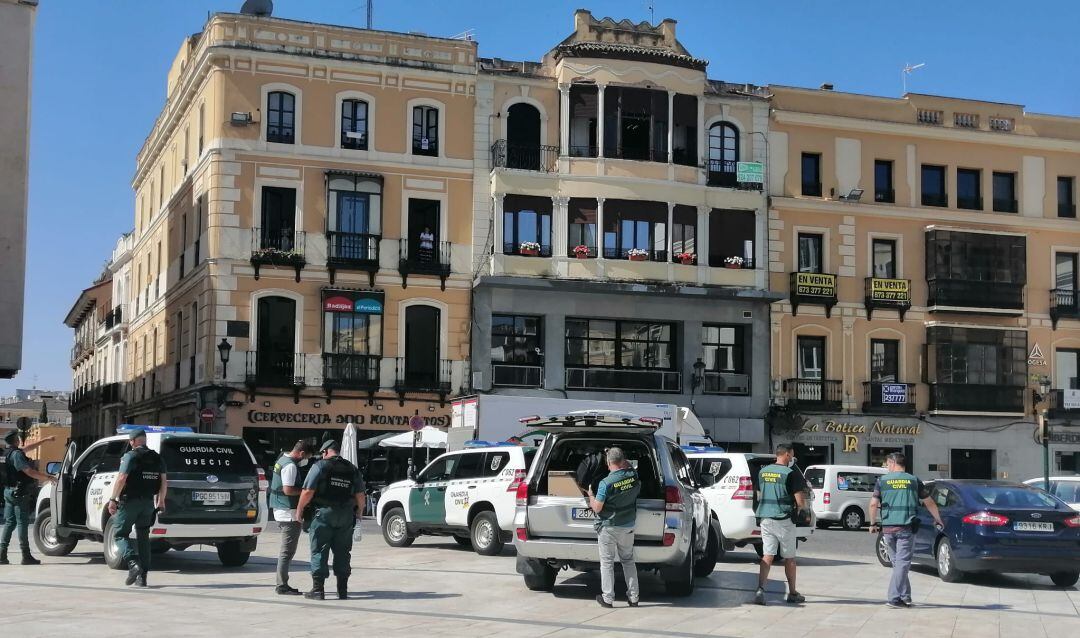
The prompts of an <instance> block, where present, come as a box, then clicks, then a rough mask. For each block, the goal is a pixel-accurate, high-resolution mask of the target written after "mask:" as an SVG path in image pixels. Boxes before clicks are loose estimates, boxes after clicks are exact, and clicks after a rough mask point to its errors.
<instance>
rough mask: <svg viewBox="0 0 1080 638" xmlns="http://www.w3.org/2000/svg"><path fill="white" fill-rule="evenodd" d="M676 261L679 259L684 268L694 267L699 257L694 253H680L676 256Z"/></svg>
mask: <svg viewBox="0 0 1080 638" xmlns="http://www.w3.org/2000/svg"><path fill="white" fill-rule="evenodd" d="M675 259H678V260H679V262H680V263H681V264H682V265H684V266H693V265H694V262H696V261H697V255H695V254H694V253H679V254H678V255H675Z"/></svg>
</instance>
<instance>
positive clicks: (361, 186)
mask: <svg viewBox="0 0 1080 638" xmlns="http://www.w3.org/2000/svg"><path fill="white" fill-rule="evenodd" d="M327 178H328V181H327V187H328V188H329V193H328V197H327V203H328V204H329V206H330V210H329V215H328V222H329V228H328V231H327V240H328V241H329V246H328V248H329V251H330V255H329V257H330V258H331V259H333V260H347V261H354V260H358V261H377V260H378V239H379V237H381V235H382V227H381V221H382V212H381V208H382V182H381V181H379V180H376V179H370V178H366V177H363V176H359V175H352V174H330V175H328V176H327Z"/></svg>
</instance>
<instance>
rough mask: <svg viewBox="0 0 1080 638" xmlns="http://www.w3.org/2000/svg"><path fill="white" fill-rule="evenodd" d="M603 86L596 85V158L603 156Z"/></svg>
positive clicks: (604, 86)
mask: <svg viewBox="0 0 1080 638" xmlns="http://www.w3.org/2000/svg"><path fill="white" fill-rule="evenodd" d="M605 88H607V86H606V85H604V84H597V85H596V156H597V157H603V156H604V89H605Z"/></svg>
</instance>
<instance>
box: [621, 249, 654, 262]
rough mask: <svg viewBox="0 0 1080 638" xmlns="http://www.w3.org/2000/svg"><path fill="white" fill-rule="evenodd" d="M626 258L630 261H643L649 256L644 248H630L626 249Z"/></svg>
mask: <svg viewBox="0 0 1080 638" xmlns="http://www.w3.org/2000/svg"><path fill="white" fill-rule="evenodd" d="M626 258H627V259H629V260H630V261H645V260H646V259H648V258H649V251H647V250H645V249H644V248H631V249H630V250H628V251H626Z"/></svg>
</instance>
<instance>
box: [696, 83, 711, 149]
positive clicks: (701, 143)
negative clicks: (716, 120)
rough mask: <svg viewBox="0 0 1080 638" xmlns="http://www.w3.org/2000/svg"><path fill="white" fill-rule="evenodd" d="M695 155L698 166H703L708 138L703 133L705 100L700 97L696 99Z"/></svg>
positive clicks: (704, 132)
mask: <svg viewBox="0 0 1080 638" xmlns="http://www.w3.org/2000/svg"><path fill="white" fill-rule="evenodd" d="M696 99H697V140H698V141H697V154H698V166H705V157H706V152H707V151H708V148H707V146H708V144H707V142H708V139H709V136H708V134H707V133H706V131H705V100H704V99H703V97H702V96H700V95H699V96H698V97H697V98H696Z"/></svg>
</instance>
